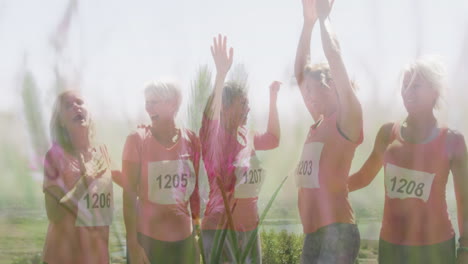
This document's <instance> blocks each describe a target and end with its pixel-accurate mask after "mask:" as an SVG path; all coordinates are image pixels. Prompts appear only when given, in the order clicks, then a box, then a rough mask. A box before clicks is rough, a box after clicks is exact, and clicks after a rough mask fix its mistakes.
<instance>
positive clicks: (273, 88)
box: [270, 81, 282, 98]
mask: <svg viewBox="0 0 468 264" xmlns="http://www.w3.org/2000/svg"><path fill="white" fill-rule="evenodd" d="M281 84H282V83H281V82H279V81H273V82H272V83H271V84H270V97H271V96H273V97H275V98H277V96H278V92H279V90H280V87H281Z"/></svg>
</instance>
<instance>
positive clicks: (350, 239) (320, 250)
mask: <svg viewBox="0 0 468 264" xmlns="http://www.w3.org/2000/svg"><path fill="white" fill-rule="evenodd" d="M360 244H361V238H360V235H359V230H358V228H357V226H356V225H355V224H345V223H334V224H331V225H328V226H324V227H322V228H320V229H318V230H317V231H316V232H314V233H310V234H306V235H305V238H304V245H303V247H302V255H301V263H302V264H329V263H334V264H353V263H354V261H355V260H356V258H357V256H358V253H359V246H360Z"/></svg>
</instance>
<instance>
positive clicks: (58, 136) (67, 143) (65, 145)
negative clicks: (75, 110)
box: [49, 90, 94, 153]
mask: <svg viewBox="0 0 468 264" xmlns="http://www.w3.org/2000/svg"><path fill="white" fill-rule="evenodd" d="M76 92H77V91H75V90H66V91H63V92H61V93H60V94H59V95H57V98H56V99H55V103H54V106H53V110H52V117H51V119H50V124H49V130H50V137H51V139H52V142H53V143H55V144H58V145H59V146H60V147H62V149H64V150H65V151H67V152H69V153H71V152H72V151H73V145H72V143H71V140H70V135H69V133H68V131H67V129H66V128H65V127H64V126H63V125H62V122H61V120H60V113H62V111H63V109H64V104H63V101H64V99H65V97H66V96H67V95H68V94H71V93H76ZM88 118H89V128H88V129H89V133H88V135H89V137H90V139H92V138H94V122H93V120H92V119H91V116H90V114H89V112H88Z"/></svg>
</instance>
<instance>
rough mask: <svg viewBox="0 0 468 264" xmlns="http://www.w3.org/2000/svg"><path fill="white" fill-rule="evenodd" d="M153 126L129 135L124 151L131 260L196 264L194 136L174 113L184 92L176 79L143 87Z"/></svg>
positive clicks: (196, 149) (197, 205) (196, 146)
mask: <svg viewBox="0 0 468 264" xmlns="http://www.w3.org/2000/svg"><path fill="white" fill-rule="evenodd" d="M145 100H146V102H145V108H146V112H147V113H148V116H149V117H150V119H151V125H150V126H143V127H141V128H138V129H137V131H136V132H134V133H132V134H130V135H129V136H128V137H127V141H126V143H125V147H124V150H123V158H122V159H123V161H122V174H123V178H124V179H123V185H124V192H123V210H124V220H125V227H126V230H127V245H128V259H129V262H130V263H131V264H139V263H165V264H186V263H198V260H199V257H198V255H197V253H196V247H195V239H194V235H193V227H192V226H193V225H194V224H199V223H198V221H199V211H200V197H199V195H198V169H199V160H200V156H201V150H200V142H199V140H198V138H197V136H196V134H195V133H194V132H192V131H190V130H188V129H185V128H179V127H178V126H177V125H176V122H175V117H176V115H177V112H178V110H179V106H180V104H181V100H182V95H181V92H180V90H179V88H178V87H177V86H176V85H174V84H173V83H168V82H153V83H149V84H148V85H147V86H146V89H145Z"/></svg>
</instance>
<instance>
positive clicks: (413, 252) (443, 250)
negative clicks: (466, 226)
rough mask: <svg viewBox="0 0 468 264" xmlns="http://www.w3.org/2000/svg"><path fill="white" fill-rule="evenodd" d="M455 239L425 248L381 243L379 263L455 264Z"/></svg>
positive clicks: (383, 241)
mask: <svg viewBox="0 0 468 264" xmlns="http://www.w3.org/2000/svg"><path fill="white" fill-rule="evenodd" d="M455 260H456V257H455V238H454V237H453V238H451V239H449V240H447V241H444V242H441V243H438V244H433V245H424V246H403V245H397V244H392V243H390V242H387V241H385V240H382V239H380V241H379V263H380V264H387V263H388V264H390V263H400V264H454V263H455Z"/></svg>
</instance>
